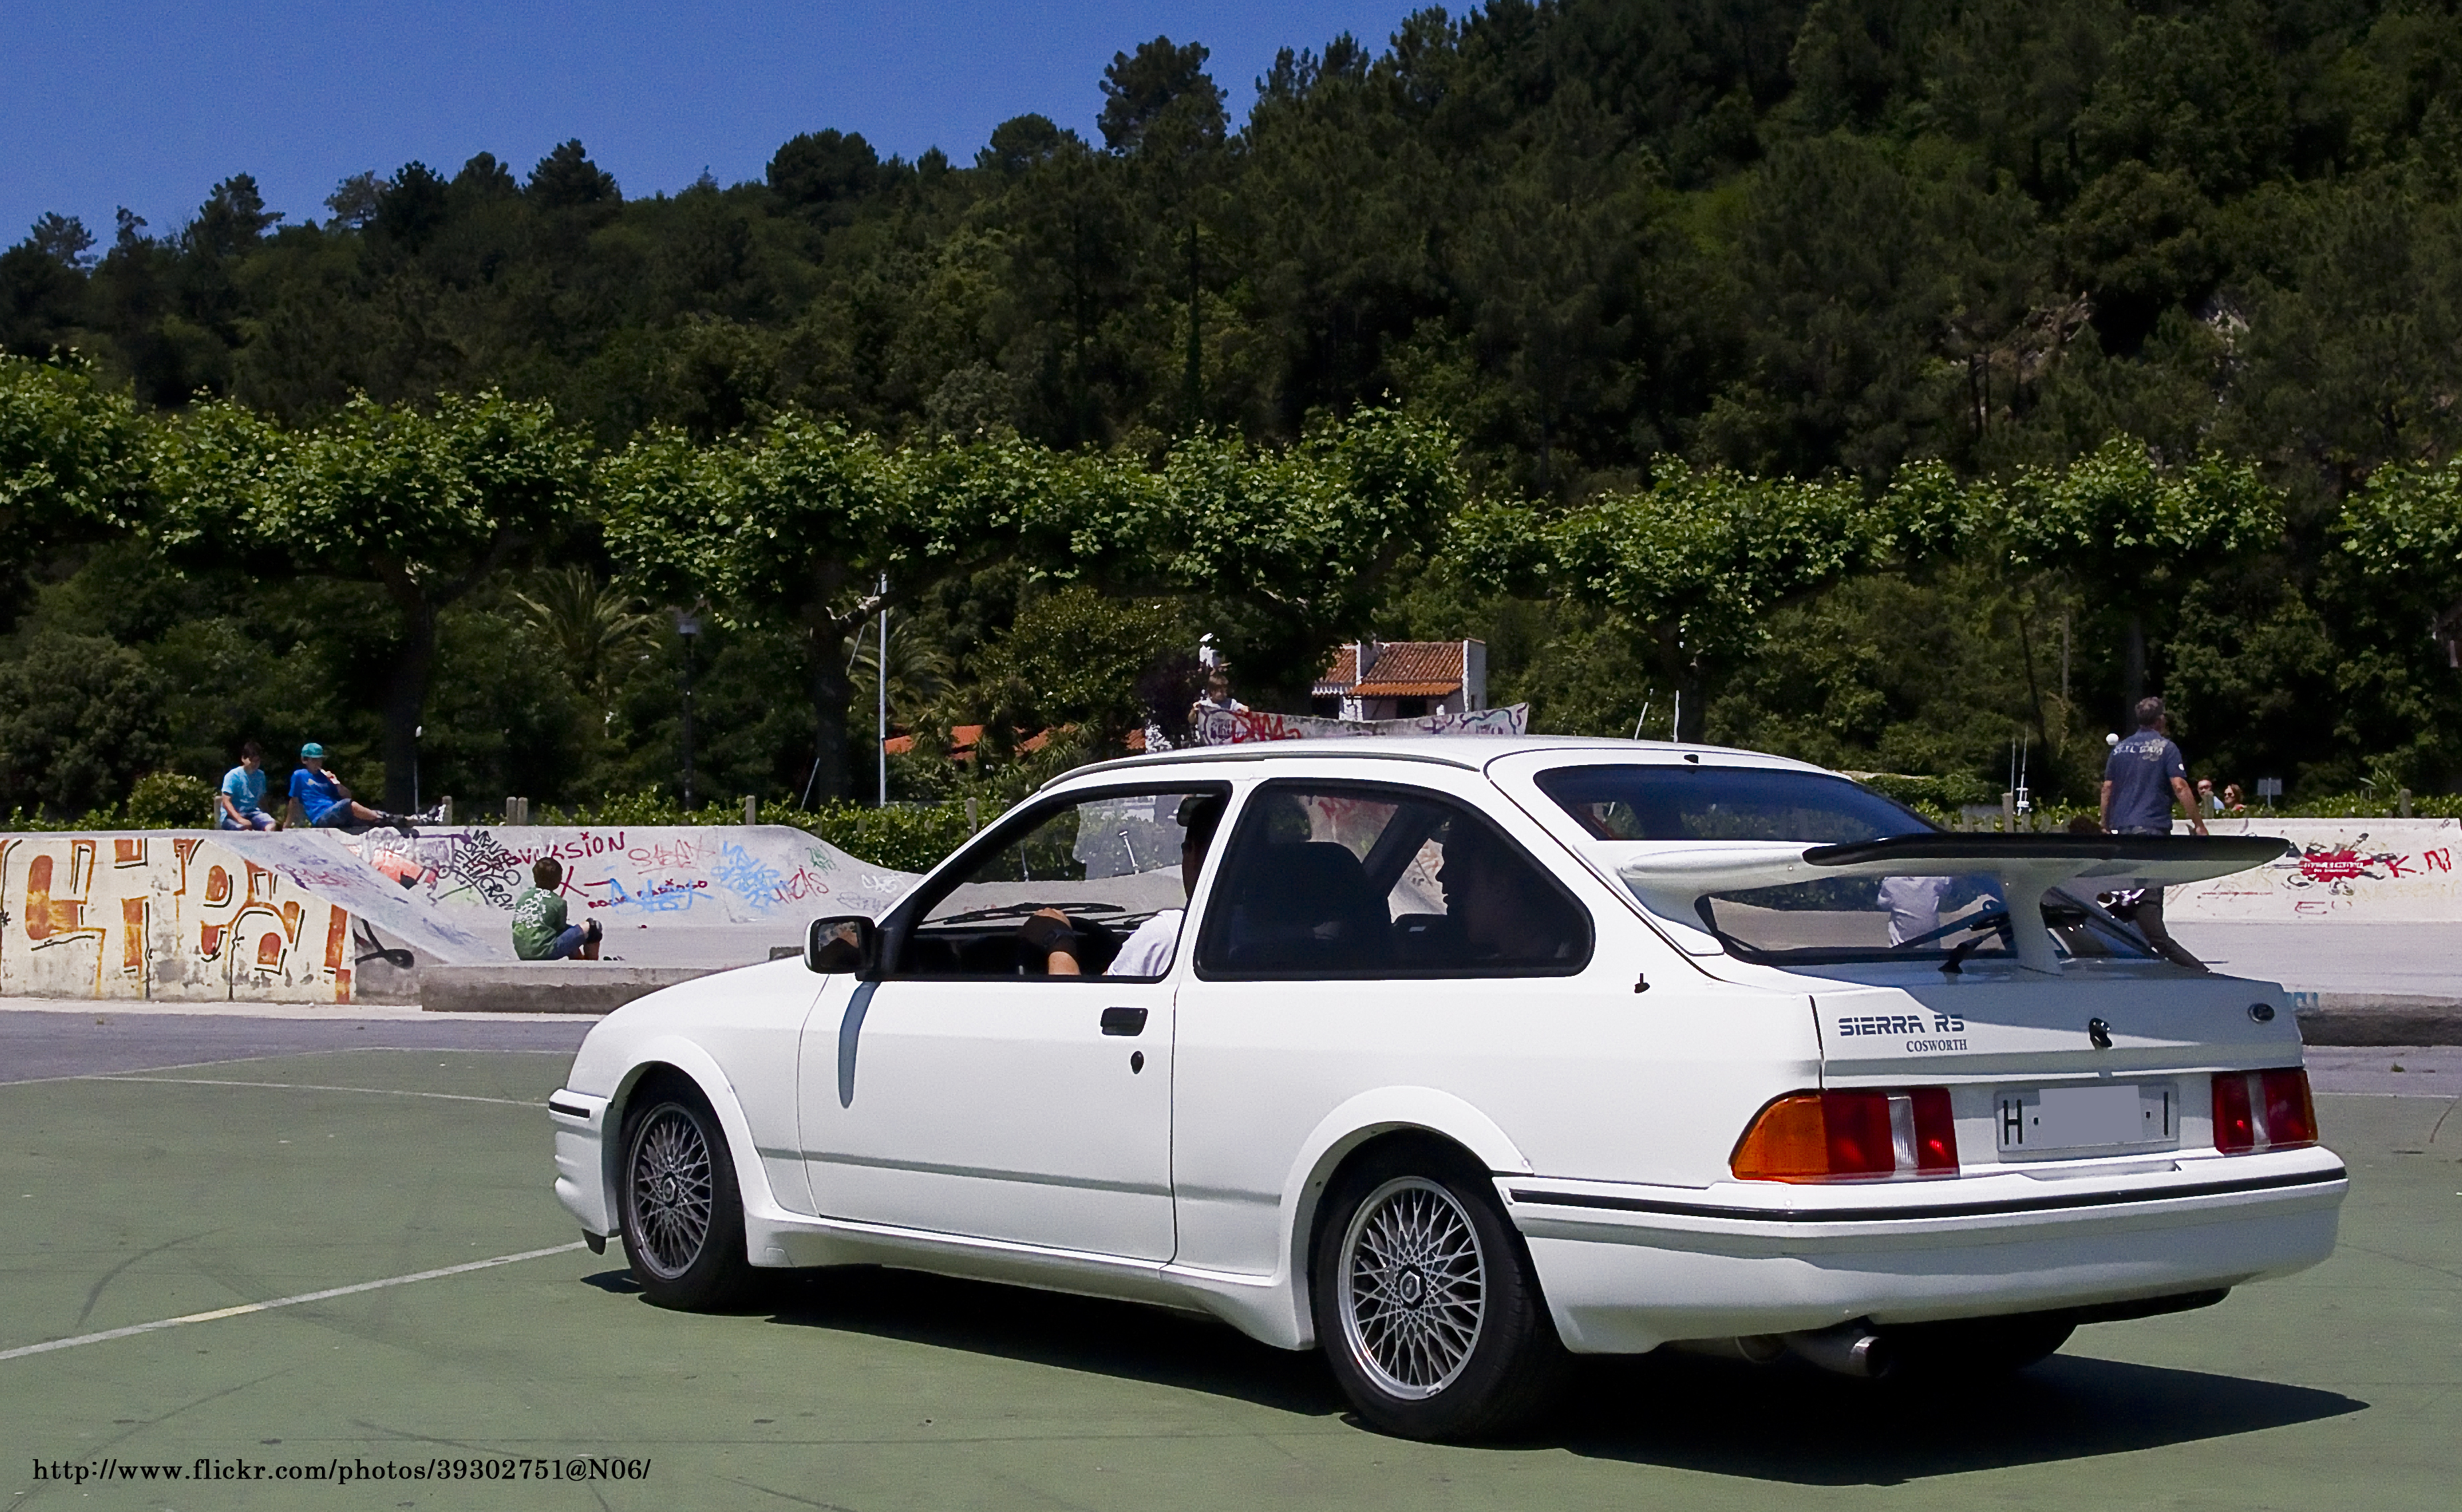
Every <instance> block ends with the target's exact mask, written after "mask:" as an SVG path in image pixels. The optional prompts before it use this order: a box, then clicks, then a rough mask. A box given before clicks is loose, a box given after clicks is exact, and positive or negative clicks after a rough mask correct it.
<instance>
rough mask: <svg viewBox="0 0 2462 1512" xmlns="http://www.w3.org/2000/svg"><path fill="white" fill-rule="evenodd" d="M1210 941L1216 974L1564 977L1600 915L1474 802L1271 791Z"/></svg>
mask: <svg viewBox="0 0 2462 1512" xmlns="http://www.w3.org/2000/svg"><path fill="white" fill-rule="evenodd" d="M1222 868H1223V870H1222V876H1221V880H1220V883H1218V884H1217V886H1216V888H1215V890H1214V901H1213V903H1212V905H1211V906H1210V907H1209V908H1208V910H1207V913H1206V918H1205V928H1204V933H1203V935H1202V937H1201V938H1200V940H1199V945H1198V955H1197V963H1198V969H1199V970H1200V971H1201V972H1203V973H1204V974H1205V975H1206V976H1208V977H1213V978H1229V979H1240V978H1292V977H1352V978H1362V977H1367V978H1373V977H1463V976H1557V975H1566V974H1569V973H1572V972H1575V971H1579V970H1580V969H1581V968H1582V967H1583V966H1584V965H1585V964H1586V963H1587V961H1589V956H1590V920H1589V916H1588V915H1587V914H1586V913H1585V912H1584V911H1583V909H1582V907H1581V905H1580V904H1579V903H1577V902H1575V901H1574V900H1573V898H1572V897H1571V896H1569V895H1568V894H1567V893H1566V891H1565V889H1564V887H1563V886H1562V885H1561V884H1559V883H1558V882H1557V881H1556V879H1555V878H1554V877H1552V876H1550V875H1547V872H1546V870H1545V868H1544V867H1543V866H1541V865H1540V864H1539V863H1538V862H1537V861H1536V860H1534V859H1532V858H1531V856H1530V855H1529V853H1527V852H1525V851H1523V849H1522V847H1521V846H1519V845H1517V844H1515V843H1514V842H1513V841H1512V840H1511V839H1509V838H1507V837H1506V836H1505V834H1504V833H1503V832H1501V831H1500V830H1498V829H1497V828H1496V827H1495V826H1494V825H1493V824H1491V823H1489V822H1488V821H1487V820H1486V819H1484V818H1482V817H1481V816H1479V814H1478V813H1477V812H1475V811H1474V810H1471V809H1470V808H1468V807H1467V806H1465V805H1463V804H1460V803H1458V802H1456V801H1455V800H1453V799H1451V798H1447V797H1443V796H1441V795H1439V794H1436V793H1433V792H1427V791H1422V790H1419V789H1415V788H1383V787H1367V786H1355V785H1350V784H1332V783H1327V784H1307V783H1268V784H1266V785H1265V786H1264V787H1263V788H1260V789H1259V790H1258V791H1257V793H1256V794H1255V796H1253V797H1252V798H1251V799H1250V800H1249V802H1248V806H1247V808H1246V810H1245V811H1244V813H1243V814H1242V818H1241V820H1240V824H1239V828H1238V832H1237V833H1235V834H1234V835H1233V836H1232V838H1231V844H1230V848H1229V850H1228V851H1227V852H1226V853H1224V856H1223V861H1222Z"/></svg>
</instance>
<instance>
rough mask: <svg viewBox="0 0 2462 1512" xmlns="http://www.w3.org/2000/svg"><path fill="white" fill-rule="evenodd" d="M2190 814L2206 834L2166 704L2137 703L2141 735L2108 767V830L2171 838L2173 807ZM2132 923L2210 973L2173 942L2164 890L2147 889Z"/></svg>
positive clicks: (2115, 752)
mask: <svg viewBox="0 0 2462 1512" xmlns="http://www.w3.org/2000/svg"><path fill="white" fill-rule="evenodd" d="M2173 803H2177V804H2178V805H2179V806H2180V807H2181V808H2183V809H2185V810H2188V812H2189V827H2190V828H2191V829H2192V830H2194V831H2195V832H2197V833H2199V834H2203V833H2205V832H2206V818H2205V815H2204V814H2202V813H2199V812H2198V811H2197V795H2196V794H2195V793H2194V792H2192V791H2191V790H2190V789H2189V767H2188V764H2187V763H2186V762H2184V761H2182V760H2181V758H2180V747H2179V746H2177V745H2172V744H2171V736H2170V720H2169V719H2168V718H2166V717H2165V715H2164V713H2163V701H2162V700H2161V699H2139V700H2138V701H2137V733H2136V734H2134V735H2131V736H2130V737H2128V738H2127V740H2125V741H2122V742H2121V743H2120V744H2119V745H2114V746H2113V747H2112V748H2111V757H2110V759H2109V760H2108V761H2106V762H2105V763H2104V765H2103V827H2104V828H2105V829H2106V830H2109V831H2111V832H2114V833H2116V834H2170V832H2171V805H2172V804H2173ZM2130 922H2131V923H2134V924H2135V925H2136V926H2137V932H2138V933H2139V934H2141V935H2144V936H2145V937H2146V942H2147V943H2148V944H2149V945H2151V946H2153V947H2154V948H2155V950H2156V951H2158V952H2159V953H2161V954H2162V956H2163V957H2164V958H2165V959H2166V960H2169V961H2176V962H2177V963H2179V964H2180V965H2183V966H2193V967H2195V968H2196V969H2197V970H2199V971H2203V970H2205V969H2206V966H2205V962H2204V961H2199V960H2198V959H2197V958H2196V957H2195V956H2192V955H2191V954H2190V953H2189V949H2188V947H2187V946H2185V945H2183V944H2181V943H2180V942H2179V941H2178V940H2174V939H2172V938H2171V932H2170V930H2169V929H2167V928H2165V927H2164V924H2163V890H2162V889H2161V888H2159V887H2149V888H2148V889H2146V891H2145V892H2144V894H2142V895H2141V896H2139V898H2138V900H2137V906H2136V910H2135V913H2134V916H2133V917H2132V918H2130Z"/></svg>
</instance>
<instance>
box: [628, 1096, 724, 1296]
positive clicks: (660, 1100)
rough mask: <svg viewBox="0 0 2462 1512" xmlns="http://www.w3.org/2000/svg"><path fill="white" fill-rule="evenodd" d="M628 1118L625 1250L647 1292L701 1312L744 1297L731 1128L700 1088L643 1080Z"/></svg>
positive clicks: (635, 1275)
mask: <svg viewBox="0 0 2462 1512" xmlns="http://www.w3.org/2000/svg"><path fill="white" fill-rule="evenodd" d="M633 1102H634V1108H633V1111H632V1112H629V1113H628V1114H627V1115H626V1117H625V1119H624V1144H623V1159H624V1164H623V1189H622V1198H623V1220H624V1254H625V1257H626V1258H627V1259H629V1260H630V1261H631V1262H632V1264H633V1276H634V1279H635V1280H637V1281H638V1282H639V1283H640V1284H641V1294H642V1295H643V1296H645V1297H647V1298H648V1299H649V1300H650V1301H652V1302H654V1303H657V1304H658V1305H659V1307H680V1308H684V1309H686V1310H691V1311H701V1310H706V1309H710V1308H716V1307H725V1306H726V1305H728V1304H729V1303H731V1302H733V1301H735V1300H736V1299H738V1298H739V1297H741V1296H742V1295H743V1293H744V1291H745V1288H746V1286H747V1285H749V1283H750V1281H751V1279H752V1278H751V1266H750V1264H748V1263H747V1262H746V1261H745V1255H744V1202H743V1199H742V1197H741V1196H740V1195H739V1193H738V1191H737V1189H736V1184H735V1167H734V1163H733V1161H732V1160H730V1159H729V1157H728V1155H727V1148H726V1135H725V1134H724V1132H723V1131H722V1130H721V1129H720V1128H719V1126H718V1118H717V1116H716V1115H715V1114H714V1113H712V1112H710V1108H709V1104H708V1102H707V1101H706V1100H704V1099H703V1098H702V1095H701V1094H700V1092H699V1091H696V1090H694V1089H692V1088H690V1087H688V1086H680V1085H676V1084H673V1083H668V1084H662V1085H659V1086H657V1087H651V1088H644V1089H642V1090H641V1091H639V1092H637V1093H636V1094H635V1096H634V1099H633Z"/></svg>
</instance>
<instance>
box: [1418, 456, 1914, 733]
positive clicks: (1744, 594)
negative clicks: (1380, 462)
mask: <svg viewBox="0 0 2462 1512" xmlns="http://www.w3.org/2000/svg"><path fill="white" fill-rule="evenodd" d="M1895 540H1896V535H1895V531H1894V530H1893V529H1892V522H1891V519H1890V512H1889V511H1887V510H1884V509H1880V508H1871V507H1868V506H1867V504H1866V502H1865V499H1864V495H1863V490H1862V489H1861V488H1859V487H1858V486H1855V485H1853V484H1851V483H1844V482H1836V481H1823V482H1809V483H1804V482H1796V481H1793V480H1787V479H1779V480H1767V479H1761V478H1755V477H1748V476H1746V475H1744V474H1741V473H1738V472H1732V471H1729V470H1727V469H1725V468H1721V467H1710V468H1698V469H1696V468H1694V467H1690V466H1687V465H1686V464H1683V463H1682V462H1680V461H1677V460H1676V459H1674V458H1662V459H1660V462H1659V466H1658V472H1657V476H1656V478H1655V479H1654V480H1653V481H1652V485H1651V486H1650V487H1649V488H1648V489H1645V490H1642V491H1639V492H1633V493H1621V494H1609V495H1603V496H1602V497H1600V498H1598V499H1595V500H1593V501H1591V502H1590V503H1588V504H1587V505H1584V506H1582V507H1581V508H1576V509H1572V510H1569V511H1566V512H1564V513H1562V514H1556V515H1548V514H1544V513H1542V512H1540V511H1537V510H1534V509H1531V508H1527V507H1523V506H1487V507H1483V508H1475V509H1473V510H1471V511H1468V512H1466V514H1465V517H1464V519H1463V521H1462V525H1461V528H1460V529H1458V531H1457V532H1456V534H1455V536H1454V539H1453V541H1452V543H1451V546H1450V548H1449V550H1450V552H1451V555H1452V559H1453V562H1454V564H1455V570H1456V571H1458V572H1462V573H1463V574H1464V575H1465V576H1467V577H1469V578H1470V579H1471V580H1472V581H1475V582H1482V583H1486V584H1491V585H1499V586H1504V585H1512V584H1515V583H1520V584H1523V585H1527V586H1533V587H1537V588H1539V589H1541V590H1543V591H1545V592H1552V593H1555V594H1563V595H1564V596H1566V597H1568V598H1571V599H1573V600H1574V601H1576V602H1578V603H1583V604H1587V605H1589V606H1592V607H1594V608H1596V609H1599V610H1602V611H1604V612H1606V613H1607V614H1609V616H1613V618H1614V619H1615V620H1616V621H1617V622H1618V623H1619V624H1620V625H1621V626H1622V627H1623V628H1624V629H1625V631H1626V632H1627V633H1628V634H1630V635H1631V636H1633V637H1636V638H1637V639H1638V640H1639V641H1640V642H1641V643H1642V645H1643V647H1644V648H1645V649H1646V651H1647V653H1648V654H1649V657H1650V659H1651V660H1652V662H1654V663H1655V667H1656V670H1657V673H1658V675H1659V676H1660V677H1661V678H1662V679H1663V680H1664V686H1665V687H1666V688H1667V689H1668V690H1669V692H1670V694H1671V697H1672V695H1673V694H1674V692H1675V691H1676V690H1681V691H1682V693H1683V696H1684V702H1685V705H1686V707H1685V717H1684V723H1683V724H1682V726H1681V727H1680V728H1679V729H1678V730H1677V731H1676V733H1677V735H1678V737H1679V738H1681V737H1682V736H1683V735H1684V734H1685V733H1686V732H1691V731H1697V730H1698V729H1699V728H1700V719H1701V711H1702V709H1703V702H1702V697H1703V694H1704V693H1705V692H1706V691H1707V690H1708V688H1709V687H1710V686H1711V685H1712V683H1713V682H1714V681H1715V680H1717V678H1718V677H1719V676H1720V675H1721V674H1723V673H1724V672H1725V671H1727V670H1729V669H1731V668H1732V667H1733V666H1734V665H1735V664H1736V663H1737V662H1738V661H1739V660H1740V659H1743V658H1744V657H1746V656H1748V655H1750V654H1751V653H1752V652H1753V651H1754V650H1755V649H1757V648H1758V647H1759V646H1760V644H1761V642H1762V639H1763V637H1764V636H1765V634H1766V622H1767V616H1768V615H1769V613H1770V611H1771V610H1773V609H1774V608H1776V607H1777V606H1778V605H1780V604H1782V603H1783V602H1786V601H1788V600H1790V599H1792V598H1794V597H1796V596H1798V595H1800V594H1804V593H1807V592H1809V591H1811V590H1813V589H1816V588H1819V587H1821V586H1822V585H1824V584H1826V583H1829V582H1832V581H1835V580H1836V579H1837V578H1839V577H1840V576H1841V575H1843V574H1844V573H1846V572H1850V571H1852V570H1854V569H1856V568H1859V567H1863V566H1866V565H1869V564H1871V563H1872V562H1874V561H1876V560H1877V559H1878V558H1879V557H1880V556H1881V554H1882V553H1883V552H1885V551H1888V550H1889V549H1890V547H1891V546H1892V545H1894V544H1895Z"/></svg>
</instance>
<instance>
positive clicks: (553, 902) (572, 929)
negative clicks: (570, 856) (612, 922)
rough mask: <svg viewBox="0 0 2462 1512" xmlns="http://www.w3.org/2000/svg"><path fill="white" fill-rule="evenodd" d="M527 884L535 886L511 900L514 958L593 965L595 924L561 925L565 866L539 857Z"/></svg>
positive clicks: (595, 954) (595, 935)
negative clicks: (531, 883)
mask: <svg viewBox="0 0 2462 1512" xmlns="http://www.w3.org/2000/svg"><path fill="white" fill-rule="evenodd" d="M530 880H531V881H532V882H533V883H535V884H537V885H535V886H532V887H526V888H524V889H522V896H519V897H517V898H514V899H513V954H514V955H516V956H519V957H521V958H522V959H523V960H524V961H596V960H597V959H598V920H596V919H594V918H593V919H589V920H586V921H585V922H582V923H578V924H567V923H566V922H565V921H564V894H563V892H562V891H561V889H562V887H563V885H564V863H563V862H561V861H558V860H557V859H556V858H555V857H553V856H551V855H550V856H541V857H540V858H539V860H538V862H537V863H536V864H535V865H533V866H532V867H531V868H530Z"/></svg>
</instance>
